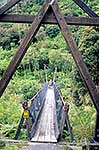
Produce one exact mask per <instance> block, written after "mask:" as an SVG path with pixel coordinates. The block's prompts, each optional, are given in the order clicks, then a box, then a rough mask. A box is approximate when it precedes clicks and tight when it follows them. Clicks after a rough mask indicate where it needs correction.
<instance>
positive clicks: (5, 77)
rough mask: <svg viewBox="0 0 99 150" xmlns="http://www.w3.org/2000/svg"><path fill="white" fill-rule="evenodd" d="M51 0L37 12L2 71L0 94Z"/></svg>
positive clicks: (37, 28)
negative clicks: (6, 66)
mask: <svg viewBox="0 0 99 150" xmlns="http://www.w3.org/2000/svg"><path fill="white" fill-rule="evenodd" d="M50 1H51V0H49V1H47V2H46V3H45V4H44V5H43V7H42V9H41V11H40V12H39V13H38V15H37V16H36V17H35V19H34V21H33V23H32V25H31V27H30V29H29V31H28V32H27V34H26V36H25V38H24V39H23V41H22V43H21V45H20V47H19V49H18V50H17V52H16V54H15V56H14V57H13V59H12V60H11V62H10V64H9V66H8V68H7V70H6V71H5V72H4V74H3V76H2V79H1V80H0V96H1V95H2V94H3V92H4V90H5V89H6V87H7V85H8V83H9V81H10V80H11V77H12V76H13V74H14V72H15V71H16V69H17V67H18V65H19V64H20V62H21V60H22V58H23V57H24V55H25V53H26V51H27V49H28V47H29V45H30V44H31V42H32V38H33V37H34V36H35V34H36V33H37V31H38V30H39V27H40V25H41V22H42V20H43V18H44V16H45V14H46V12H47V10H48V8H49V3H48V2H50Z"/></svg>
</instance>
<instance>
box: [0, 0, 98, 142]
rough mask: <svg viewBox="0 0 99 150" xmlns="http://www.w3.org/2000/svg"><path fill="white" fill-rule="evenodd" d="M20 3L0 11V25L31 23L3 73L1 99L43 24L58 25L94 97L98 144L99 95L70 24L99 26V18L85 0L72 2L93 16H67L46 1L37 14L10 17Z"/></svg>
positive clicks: (51, 0) (51, 1)
mask: <svg viewBox="0 0 99 150" xmlns="http://www.w3.org/2000/svg"><path fill="white" fill-rule="evenodd" d="M19 1H21V0H10V1H9V2H8V3H7V4H5V5H4V6H3V7H1V8H0V22H13V23H32V24H31V27H30V29H29V31H28V32H27V34H26V36H25V37H24V39H23V41H22V43H21V45H20V47H19V48H18V50H17V52H16V54H15V56H14V57H13V59H12V61H11V62H10V64H9V66H8V67H7V70H6V71H5V72H4V74H3V76H2V79H1V80H0V96H2V94H3V92H4V90H5V89H6V87H7V85H8V83H9V82H10V80H11V78H12V76H13V74H14V72H15V71H16V69H17V67H18V65H19V64H20V62H21V60H22V58H23V57H24V55H25V53H26V51H27V49H28V47H29V45H30V44H31V42H32V38H33V37H34V36H35V35H36V33H37V32H38V30H39V28H40V26H41V24H57V25H58V26H59V27H60V30H61V32H62V35H63V37H64V39H65V41H66V43H67V44H68V46H69V47H70V51H71V54H72V56H73V58H74V61H75V63H76V66H77V68H78V70H79V72H80V74H81V77H82V79H83V80H84V82H85V84H86V87H87V89H88V91H89V94H90V96H91V100H92V102H93V104H94V106H95V109H96V112H97V114H98V115H97V119H96V120H97V121H96V130H95V140H96V141H98V142H99V133H98V132H99V93H98V89H97V88H96V86H95V84H94V82H93V81H92V78H91V76H90V73H89V71H88V69H87V67H86V65H85V63H84V61H83V58H82V56H81V54H80V52H79V50H78V47H77V44H76V42H75V40H74V39H73V36H72V34H71V33H70V31H69V27H68V24H69V25H91V26H99V17H98V15H97V14H96V13H94V12H93V11H92V10H91V9H90V8H89V7H88V6H87V5H86V4H85V3H84V2H83V1H82V0H73V1H74V2H75V3H76V4H77V5H78V6H79V7H80V8H81V9H83V10H84V11H85V12H86V13H87V14H88V15H89V16H90V17H64V16H63V15H62V14H61V12H60V9H59V6H58V4H57V1H56V0H47V2H46V3H45V4H44V5H43V7H42V9H41V10H40V12H39V13H38V15H36V16H33V15H20V14H7V11H8V10H9V9H10V8H12V7H13V6H14V5H15V4H17V3H18V2H19Z"/></svg>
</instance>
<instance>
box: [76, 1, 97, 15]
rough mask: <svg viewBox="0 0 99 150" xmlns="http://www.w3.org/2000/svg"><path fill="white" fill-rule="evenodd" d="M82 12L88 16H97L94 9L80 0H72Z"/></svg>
mask: <svg viewBox="0 0 99 150" xmlns="http://www.w3.org/2000/svg"><path fill="white" fill-rule="evenodd" d="M73 1H74V2H75V3H76V4H77V5H78V6H79V7H80V8H81V9H82V10H84V12H86V13H87V14H88V15H89V16H90V17H99V16H98V15H97V14H96V13H95V12H94V11H92V10H91V9H90V8H89V7H88V6H87V5H86V4H85V3H84V2H83V1H82V0H73Z"/></svg>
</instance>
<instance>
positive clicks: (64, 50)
mask: <svg viewBox="0 0 99 150" xmlns="http://www.w3.org/2000/svg"><path fill="white" fill-rule="evenodd" d="M43 2H44V0H38V1H36V0H29V1H27V0H24V3H23V2H20V3H19V4H18V5H17V7H14V9H13V10H11V11H9V12H10V13H11V12H13V13H25V14H37V12H38V10H39V9H40V8H41V6H42V4H43ZM85 2H86V3H87V4H88V5H89V6H90V7H91V8H92V9H93V10H94V11H95V12H97V13H99V2H98V0H94V1H93V0H85ZM59 6H60V8H61V11H62V13H63V14H64V15H65V16H81V15H82V16H85V15H86V14H85V13H84V12H83V11H82V10H81V9H80V8H78V6H77V5H76V4H75V3H74V2H73V1H72V0H67V1H66V0H60V1H59ZM86 16H87V15H86ZM29 27H30V24H26V25H25V24H24V25H22V24H11V23H10V24H4V23H1V24H0V39H1V40H0V78H2V75H3V73H4V71H5V69H6V68H7V66H8V64H9V62H10V60H11V59H12V57H13V56H14V54H15V52H16V50H17V48H18V47H19V45H20V43H21V41H22V38H23V37H24V35H25V33H26V32H27V31H28V29H29ZM70 30H71V32H72V34H73V36H74V38H75V40H76V42H77V45H78V47H79V50H80V51H81V53H82V55H83V58H84V61H85V63H86V65H87V67H88V69H89V71H90V73H91V75H92V78H93V80H94V81H95V84H96V86H97V87H98V86H99V71H98V63H99V60H98V57H99V27H80V26H72V27H70ZM44 64H46V65H47V74H48V79H51V78H52V77H53V74H54V71H55V68H57V73H56V82H57V85H58V86H59V88H60V89H61V91H62V94H63V97H64V100H65V101H67V102H68V103H69V104H70V113H69V114H70V120H71V124H72V127H73V132H74V137H75V140H76V141H80V140H84V139H86V138H87V139H89V138H91V136H92V135H93V131H94V130H93V129H94V125H95V110H94V107H93V105H92V103H91V100H90V96H89V94H88V91H87V89H86V87H85V85H84V83H83V81H82V80H81V77H80V75H79V73H78V70H77V68H76V65H75V63H74V60H73V58H72V56H71V53H70V49H69V47H68V46H67V44H66V43H65V41H64V38H63V37H62V35H61V33H60V30H59V27H57V26H52V25H42V26H41V28H40V30H39V32H38V34H37V35H36V36H35V38H34V39H33V40H32V44H31V45H30V47H29V49H28V51H27V53H26V55H25V57H24V59H23V60H22V62H21V64H20V65H19V67H18V68H17V71H16V73H15V74H14V76H13V78H12V80H11V82H10V83H9V85H8V87H7V89H6V91H5V92H4V94H3V96H2V97H1V98H0V130H1V135H2V136H7V137H10V138H13V137H14V135H15V131H16V129H17V126H18V122H19V119H20V116H21V113H22V107H21V102H22V101H23V100H28V101H29V100H30V99H31V98H32V97H33V96H34V95H35V94H36V92H37V91H38V90H39V89H40V87H41V86H42V84H43V83H44V81H45V72H44ZM64 134H65V136H66V135H67V133H64ZM20 138H21V139H25V138H26V137H25V134H23V135H21V137H20Z"/></svg>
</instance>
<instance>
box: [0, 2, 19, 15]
mask: <svg viewBox="0 0 99 150" xmlns="http://www.w3.org/2000/svg"><path fill="white" fill-rule="evenodd" d="M19 1H21V0H10V1H9V2H8V3H6V4H5V5H4V6H2V7H1V8H0V15H1V14H4V13H5V12H6V11H8V10H9V9H10V8H12V7H13V6H14V5H16V4H17V3H18V2H19Z"/></svg>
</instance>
